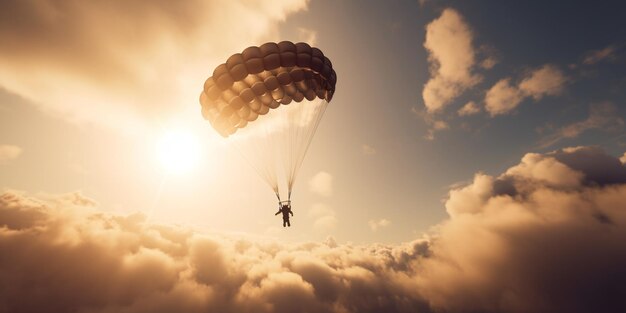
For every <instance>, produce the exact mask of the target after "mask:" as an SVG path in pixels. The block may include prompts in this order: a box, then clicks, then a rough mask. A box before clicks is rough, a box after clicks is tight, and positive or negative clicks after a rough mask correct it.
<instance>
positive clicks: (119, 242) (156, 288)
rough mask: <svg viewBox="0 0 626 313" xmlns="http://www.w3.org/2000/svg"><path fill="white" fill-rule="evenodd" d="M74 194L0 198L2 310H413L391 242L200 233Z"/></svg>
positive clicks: (415, 250) (401, 253)
mask: <svg viewBox="0 0 626 313" xmlns="http://www.w3.org/2000/svg"><path fill="white" fill-rule="evenodd" d="M90 203H91V202H90V201H89V200H88V199H85V198H84V197H82V196H80V195H73V196H69V197H68V196H64V197H56V198H54V197H47V198H41V197H32V196H27V195H24V194H20V193H17V192H11V191H8V192H5V193H4V194H2V195H1V196H0V252H1V253H2V254H1V255H3V256H9V255H10V256H11V257H10V258H8V257H4V258H0V275H1V276H2V280H0V290H1V291H2V292H0V306H1V307H2V308H3V310H5V311H7V312H16V313H20V312H40V311H49V312H78V311H80V312H126V313H131V312H275V313H280V312H416V311H423V310H424V308H426V307H427V305H426V302H425V301H424V300H423V299H421V298H420V296H419V294H417V293H416V292H415V290H414V289H413V286H414V282H411V280H410V278H409V275H410V273H411V271H412V269H411V266H410V262H411V260H415V259H416V258H419V256H420V255H422V254H424V253H426V250H427V247H428V243H427V242H425V241H414V242H411V243H406V244H402V245H397V246H384V245H377V246H353V245H340V244H337V243H336V242H335V240H334V239H332V238H329V239H328V240H326V242H324V243H316V242H309V243H302V244H294V245H283V244H279V243H277V242H273V241H263V240H257V241H253V240H249V239H240V238H232V237H219V236H208V235H204V234H202V233H199V232H196V231H192V230H190V229H186V228H181V227H175V226H168V225H158V224H150V223H147V222H146V218H145V216H143V215H141V214H135V215H129V216H117V215H110V214H106V213H102V212H99V211H97V210H96V209H95V208H93V207H92V204H90Z"/></svg>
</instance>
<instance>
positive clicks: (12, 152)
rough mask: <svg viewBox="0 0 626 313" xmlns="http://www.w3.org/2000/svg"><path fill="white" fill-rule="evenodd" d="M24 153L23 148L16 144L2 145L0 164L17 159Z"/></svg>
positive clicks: (0, 146)
mask: <svg viewBox="0 0 626 313" xmlns="http://www.w3.org/2000/svg"><path fill="white" fill-rule="evenodd" d="M21 154H22V148H20V147H18V146H14V145H0V164H3V163H7V162H9V161H11V160H14V159H17V158H18V157H19V156H20V155H21Z"/></svg>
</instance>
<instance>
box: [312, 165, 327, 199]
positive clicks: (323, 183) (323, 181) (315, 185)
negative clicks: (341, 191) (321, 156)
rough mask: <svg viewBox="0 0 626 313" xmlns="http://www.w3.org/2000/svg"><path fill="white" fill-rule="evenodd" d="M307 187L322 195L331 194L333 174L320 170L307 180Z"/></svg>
mask: <svg viewBox="0 0 626 313" xmlns="http://www.w3.org/2000/svg"><path fill="white" fill-rule="evenodd" d="M309 189H310V190H311V191H312V192H314V193H316V194H318V195H320V196H324V197H330V196H332V195H333V176H332V175H330V174H329V173H327V172H324V171H321V172H319V173H317V174H315V176H313V178H311V180H310V181H309Z"/></svg>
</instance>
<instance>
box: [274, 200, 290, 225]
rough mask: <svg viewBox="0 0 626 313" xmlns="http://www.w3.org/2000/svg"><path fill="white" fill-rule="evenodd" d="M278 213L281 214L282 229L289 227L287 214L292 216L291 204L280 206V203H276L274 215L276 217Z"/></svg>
mask: <svg viewBox="0 0 626 313" xmlns="http://www.w3.org/2000/svg"><path fill="white" fill-rule="evenodd" d="M280 213H283V227H285V225H287V226H289V227H291V223H289V214H291V216H293V212H291V204H287V203H284V204H282V205H281V203H278V212H276V214H274V215H275V216H276V215H278V214H280Z"/></svg>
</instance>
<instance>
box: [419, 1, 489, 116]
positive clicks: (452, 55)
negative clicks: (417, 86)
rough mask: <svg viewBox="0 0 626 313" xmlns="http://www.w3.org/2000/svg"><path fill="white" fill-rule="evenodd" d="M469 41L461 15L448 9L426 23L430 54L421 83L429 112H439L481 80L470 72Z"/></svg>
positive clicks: (472, 53)
mask: <svg viewBox="0 0 626 313" xmlns="http://www.w3.org/2000/svg"><path fill="white" fill-rule="evenodd" d="M472 40H473V34H472V31H471V30H470V28H469V26H468V25H467V24H466V23H465V21H464V20H463V17H462V16H461V15H460V14H459V13H458V12H457V11H456V10H453V9H450V8H448V9H445V10H444V11H443V12H442V14H441V16H440V17H439V18H437V19H435V20H434V21H432V22H431V23H430V24H428V25H427V26H426V40H425V42H424V47H425V48H426V50H427V51H428V54H429V55H428V61H429V63H430V72H431V78H430V80H429V81H428V82H427V83H426V85H424V90H423V92H422V97H423V99H424V104H425V105H426V109H427V111H428V112H429V113H434V112H437V111H441V110H442V109H443V108H444V107H445V106H446V105H447V104H448V103H449V102H450V101H452V100H453V99H455V98H456V97H457V96H459V95H460V94H461V93H462V92H463V91H465V90H466V89H467V88H469V87H472V86H474V85H475V84H476V83H478V82H479V81H480V80H481V77H480V76H478V75H477V74H474V73H473V72H472V70H473V67H474V65H475V63H476V60H475V59H476V57H475V54H476V52H475V51H474V48H473V46H472Z"/></svg>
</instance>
